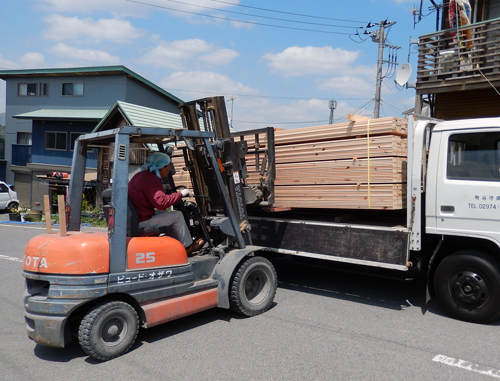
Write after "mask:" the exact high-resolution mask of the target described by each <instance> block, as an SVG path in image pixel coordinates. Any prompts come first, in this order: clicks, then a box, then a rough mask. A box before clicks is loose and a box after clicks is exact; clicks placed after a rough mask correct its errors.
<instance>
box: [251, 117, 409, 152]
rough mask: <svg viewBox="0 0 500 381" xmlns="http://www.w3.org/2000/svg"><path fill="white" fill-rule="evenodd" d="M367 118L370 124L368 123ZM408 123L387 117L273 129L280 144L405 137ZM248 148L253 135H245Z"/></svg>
mask: <svg viewBox="0 0 500 381" xmlns="http://www.w3.org/2000/svg"><path fill="white" fill-rule="evenodd" d="M368 120H369V121H370V124H369V125H368ZM407 134H408V123H407V121H406V120H405V119H400V118H395V117H387V118H379V119H369V118H366V120H364V121H359V122H346V123H338V124H329V125H322V126H313V127H304V128H296V129H293V130H275V132H274V139H275V145H276V146H280V145H284V144H291V143H298V142H301V143H305V142H316V141H317V142H320V141H326V140H334V139H344V138H349V137H359V136H367V135H370V136H378V135H397V136H402V137H406V136H407ZM266 138H267V137H266V135H265V134H260V135H259V145H260V148H261V149H262V148H263V147H265V145H266V144H267V139H266ZM245 140H246V141H247V143H248V147H249V148H250V149H253V148H255V146H254V143H255V138H254V136H253V135H249V136H247V137H245Z"/></svg>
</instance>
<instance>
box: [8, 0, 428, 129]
mask: <svg viewBox="0 0 500 381" xmlns="http://www.w3.org/2000/svg"><path fill="white" fill-rule="evenodd" d="M415 3H419V2H418V1H415V0H410V1H406V0H357V1H332V0H330V1H327V0H314V1H263V0H175V1H174V0H137V1H127V0H84V1H83V0H82V1H76V0H2V5H1V8H2V11H1V12H0V31H1V35H2V39H1V41H0V69H2V70H5V69H35V68H54V67H78V66H101V65H125V66H127V67H128V68H130V69H131V70H134V71H135V72H137V73H138V74H140V75H142V76H144V77H145V78H147V79H148V80H150V81H152V82H154V83H156V84H157V85H159V86H161V87H163V88H165V89H166V90H168V91H170V92H171V93H172V94H174V95H176V96H177V97H179V98H181V99H183V100H185V101H189V100H193V99H197V98H203V97H207V96H214V95H224V96H225V97H226V100H227V108H228V114H229V116H230V117H231V116H232V125H233V128H235V129H236V130H243V129H250V128H261V127H265V126H275V127H282V128H296V127H305V126H312V125H320V124H327V123H328V119H329V115H330V111H329V109H328V100H330V99H335V100H336V101H337V109H336V110H335V114H334V117H335V122H341V121H345V119H346V117H347V114H348V113H352V112H355V113H358V114H361V115H366V116H373V108H374V104H373V101H371V100H372V99H373V97H374V94H375V75H376V62H377V52H378V44H376V43H374V42H372V40H371V38H370V37H369V36H367V35H363V34H359V35H357V34H356V33H357V32H359V33H363V31H365V30H366V29H365V28H363V27H365V26H366V25H367V23H368V22H370V21H371V22H372V23H380V22H381V21H382V20H389V21H395V22H396V24H395V25H393V26H392V27H391V28H390V29H389V34H388V40H389V42H390V43H391V44H392V45H395V46H400V47H401V49H400V50H399V51H398V52H397V61H398V63H399V64H401V63H403V62H406V61H407V59H408V54H409V52H410V47H409V40H410V38H417V37H418V36H419V35H423V34H427V33H431V32H433V31H435V17H436V14H435V12H434V13H432V14H431V15H429V16H428V17H425V18H423V19H422V21H421V22H420V23H418V24H417V25H414V22H413V21H414V17H413V14H412V9H413V8H414V7H415V5H414V4H415ZM418 6H419V4H418ZM430 6H431V3H430V2H429V1H424V7H423V10H424V12H423V13H425V14H427V13H429V7H430ZM174 9H175V10H174ZM176 10H177V11H176ZM301 15H302V16H301ZM260 16H265V18H263V17H260ZM306 16H311V17H306ZM284 20H293V21H294V22H289V21H284ZM263 24H267V25H263ZM325 24H327V25H328V26H327V25H325ZM268 25H274V26H280V27H271V26H268ZM331 25H335V26H331ZM360 27H361V29H357V28H360ZM311 30H315V31H311ZM369 30H370V31H374V30H377V27H374V28H372V29H369ZM318 31H322V32H318ZM363 39H364V40H365V41H364V42H363V41H362V40H363ZM411 52H412V54H411V58H410V63H411V64H412V66H413V67H414V68H415V66H416V49H415V48H412V49H411ZM388 54H389V49H386V50H385V56H384V59H388V58H389V56H388ZM386 68H387V65H385V66H384V72H385V69H386ZM413 71H415V70H413ZM414 93H415V92H414V90H413V89H403V90H402V89H398V88H397V87H396V85H395V84H394V77H393V78H387V79H385V80H384V83H383V86H382V97H383V103H382V108H381V110H380V114H381V116H391V115H395V116H401V112H402V111H404V110H405V109H408V108H411V107H413V105H414ZM231 97H233V98H234V99H233V100H232V101H231V100H230V99H231ZM4 111H5V82H3V81H0V113H1V112H4Z"/></svg>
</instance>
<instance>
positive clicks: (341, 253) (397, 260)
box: [250, 210, 409, 271]
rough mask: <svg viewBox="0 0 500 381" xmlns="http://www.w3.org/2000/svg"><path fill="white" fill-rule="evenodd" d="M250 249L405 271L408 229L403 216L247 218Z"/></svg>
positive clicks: (253, 215)
mask: <svg viewBox="0 0 500 381" xmlns="http://www.w3.org/2000/svg"><path fill="white" fill-rule="evenodd" d="M250 214H251V217H250V223H251V225H252V230H251V235H252V243H253V244H254V245H261V246H266V247H269V250H270V251H274V252H278V253H284V254H290V255H297V256H303V257H309V258H318V259H326V260H331V261H338V262H344V263H355V264H362V265H368V266H375V267H382V268H390V269H396V270H403V271H405V270H407V269H408V267H407V262H408V238H409V229H408V228H406V227H405V222H406V213H405V212H404V211H401V212H396V211H385V212H378V213H377V212H373V213H367V212H366V211H365V212H363V213H356V211H345V213H340V212H337V213H335V214H334V213H330V211H328V213H325V212H324V211H323V212H322V213H320V212H318V211H308V210H302V211H293V212H279V213H263V212H254V213H252V212H250Z"/></svg>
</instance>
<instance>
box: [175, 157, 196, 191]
mask: <svg viewBox="0 0 500 381" xmlns="http://www.w3.org/2000/svg"><path fill="white" fill-rule="evenodd" d="M172 164H174V168H175V175H173V176H172V177H173V179H174V182H175V185H176V186H180V185H185V186H187V187H188V188H190V189H191V188H192V186H191V178H190V176H189V171H186V170H184V168H185V167H186V164H185V163H184V156H183V155H182V150H178V151H177V152H175V154H174V156H173V157H172Z"/></svg>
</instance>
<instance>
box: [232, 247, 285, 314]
mask: <svg viewBox="0 0 500 381" xmlns="http://www.w3.org/2000/svg"><path fill="white" fill-rule="evenodd" d="M276 288H277V277H276V270H275V269H274V266H273V265H272V264H271V262H269V261H268V260H267V259H266V258H263V257H247V258H246V259H244V260H243V261H242V262H241V263H240V264H239V265H238V267H237V268H236V270H235V272H234V275H233V279H232V282H231V294H230V304H231V309H232V310H233V311H235V312H237V313H239V314H242V315H245V316H255V315H259V314H261V313H263V312H266V311H267V310H268V309H269V307H271V303H272V302H273V300H274V295H275V294H276Z"/></svg>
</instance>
